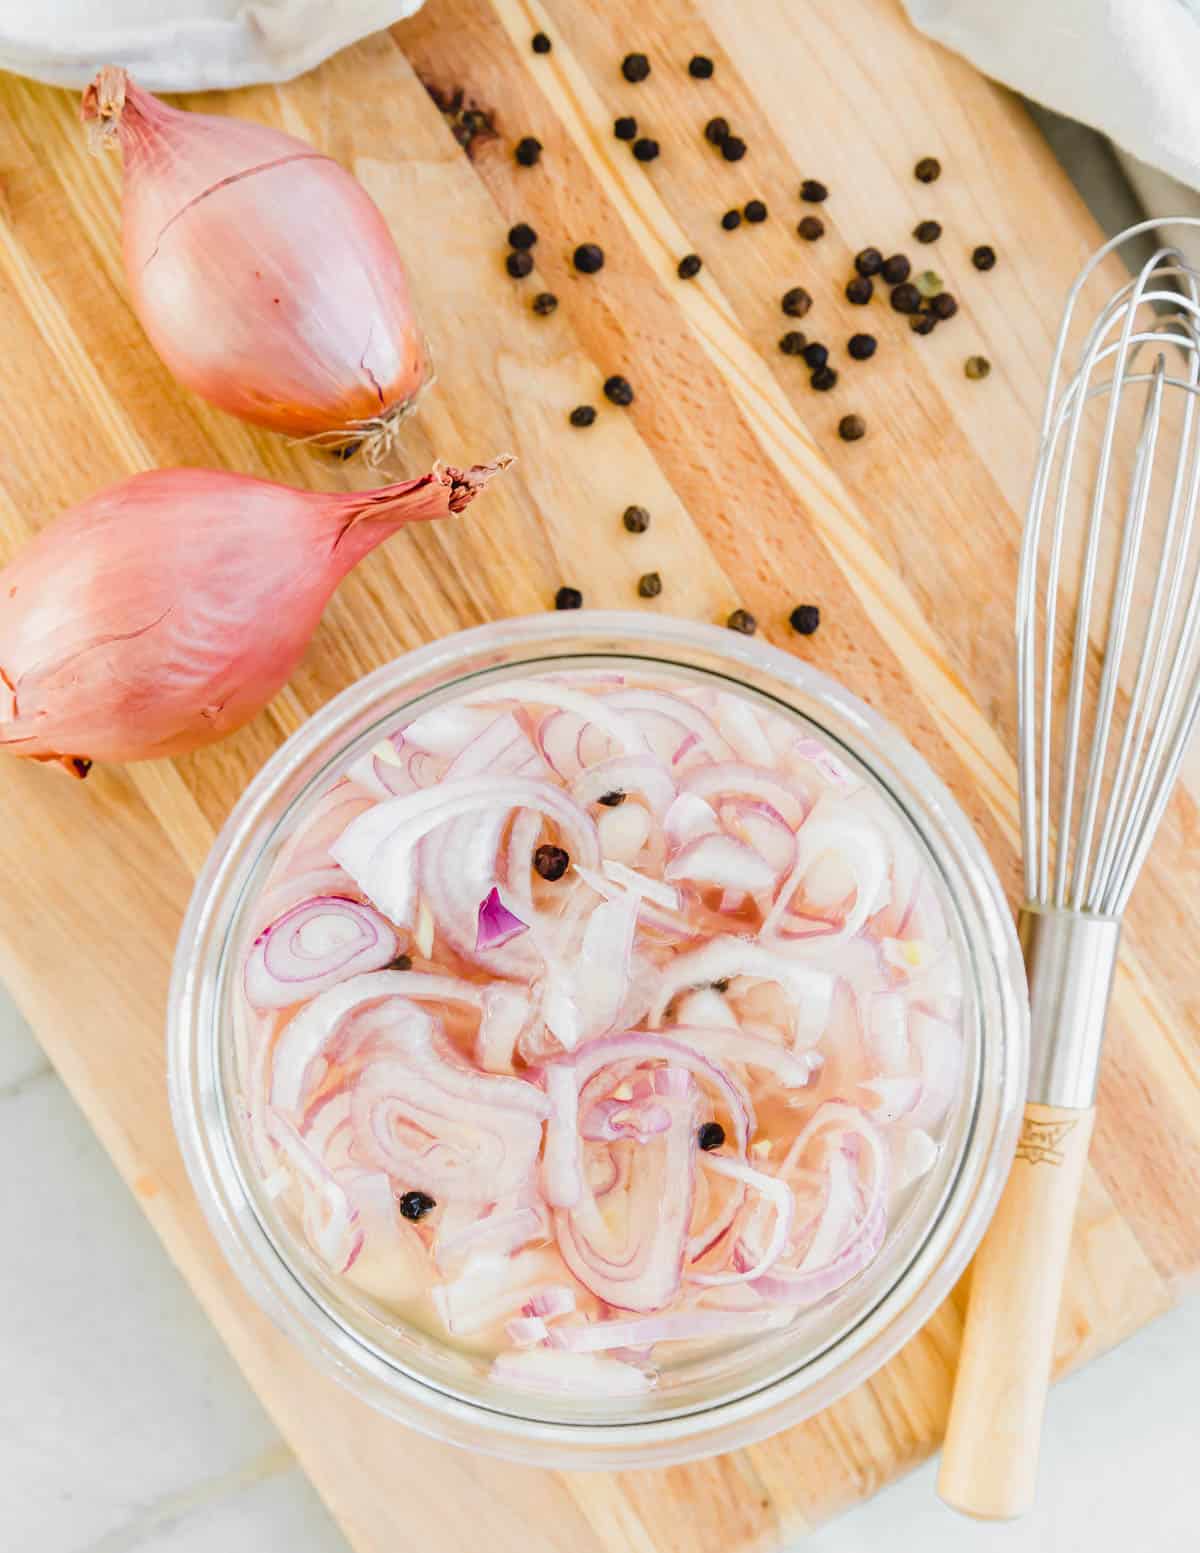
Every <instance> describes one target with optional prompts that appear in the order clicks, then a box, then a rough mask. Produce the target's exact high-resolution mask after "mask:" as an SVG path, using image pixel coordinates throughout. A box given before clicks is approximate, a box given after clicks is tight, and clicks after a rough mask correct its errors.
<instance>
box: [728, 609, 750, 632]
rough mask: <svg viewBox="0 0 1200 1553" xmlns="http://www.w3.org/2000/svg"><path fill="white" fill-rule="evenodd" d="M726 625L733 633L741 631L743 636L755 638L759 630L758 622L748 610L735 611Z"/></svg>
mask: <svg viewBox="0 0 1200 1553" xmlns="http://www.w3.org/2000/svg"><path fill="white" fill-rule="evenodd" d="M725 624H726V625H727V626H728V627H729V629H730V630H731V631H740V632H741V633H742V635H743V636H753V635H754V633H755V631H757V630H758V621H757V620H755V618H754V616H753V615H752V614H751V613H750V611H749V610H748V609H735V610H734V612H733V614H732V615H730V617H729V619H728V620H727V621H726V622H725Z"/></svg>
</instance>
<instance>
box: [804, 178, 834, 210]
mask: <svg viewBox="0 0 1200 1553" xmlns="http://www.w3.org/2000/svg"><path fill="white" fill-rule="evenodd" d="M800 198H801V199H802V200H804V201H805V202H806V203H807V204H809V205H820V204H823V203H824V201H825V200H827V199H828V198H829V190H828V189H827V188H826V187H825V185H824V184H823V183H822V182H821V181H820V179H819V178H806V179H805V180H804V182H803V183H802V184H801V185H800Z"/></svg>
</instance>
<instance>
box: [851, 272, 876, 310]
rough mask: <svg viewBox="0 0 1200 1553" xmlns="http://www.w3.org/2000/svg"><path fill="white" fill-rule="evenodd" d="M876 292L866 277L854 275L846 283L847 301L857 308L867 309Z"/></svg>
mask: <svg viewBox="0 0 1200 1553" xmlns="http://www.w3.org/2000/svg"><path fill="white" fill-rule="evenodd" d="M874 292H875V287H874V286H873V285H872V283H871V282H870V281H869V280H868V279H867V277H866V276H865V275H852V276H851V277H850V279H849V280H848V281H847V282H846V301H847V302H853V303H854V305H855V306H856V307H865V306H866V304H867V303H868V302H869V301H870V300H871V297H872V296H873V295H874Z"/></svg>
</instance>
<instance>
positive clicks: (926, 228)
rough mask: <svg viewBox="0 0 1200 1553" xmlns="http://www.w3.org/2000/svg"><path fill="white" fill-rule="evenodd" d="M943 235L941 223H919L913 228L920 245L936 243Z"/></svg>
mask: <svg viewBox="0 0 1200 1553" xmlns="http://www.w3.org/2000/svg"><path fill="white" fill-rule="evenodd" d="M941 235H942V226H941V222H940V221H918V222H917V224H916V226H915V227H913V236H914V237H915V238H916V240H917V242H919V243H936V242H937V240H938V238H939V237H941Z"/></svg>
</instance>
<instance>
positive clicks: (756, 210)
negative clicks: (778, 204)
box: [745, 200, 767, 222]
mask: <svg viewBox="0 0 1200 1553" xmlns="http://www.w3.org/2000/svg"><path fill="white" fill-rule="evenodd" d="M745 216H746V220H747V221H754V222H759V221H765V220H766V219H767V207H766V206H765V205H764V204H763V202H762V200H747V201H746V209H745Z"/></svg>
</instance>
